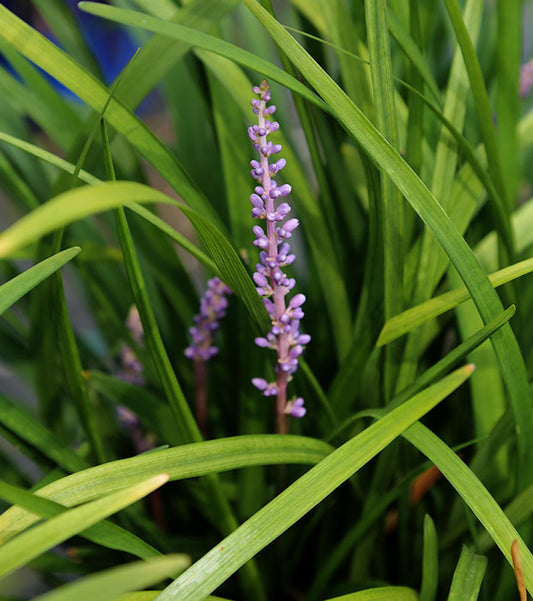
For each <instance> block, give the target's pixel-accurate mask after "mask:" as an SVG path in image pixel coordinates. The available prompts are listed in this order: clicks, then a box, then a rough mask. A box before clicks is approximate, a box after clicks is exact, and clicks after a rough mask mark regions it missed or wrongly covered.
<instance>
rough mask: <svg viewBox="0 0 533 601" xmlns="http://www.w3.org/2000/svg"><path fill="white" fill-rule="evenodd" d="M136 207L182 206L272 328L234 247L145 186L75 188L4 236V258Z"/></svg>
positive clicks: (0, 241) (263, 324) (237, 288)
mask: <svg viewBox="0 0 533 601" xmlns="http://www.w3.org/2000/svg"><path fill="white" fill-rule="evenodd" d="M134 202H138V203H154V202H162V203H167V204H173V205H176V206H178V208H179V209H180V210H181V211H182V212H183V213H185V215H186V216H187V217H188V218H189V219H190V221H191V223H192V224H193V225H194V227H195V228H196V229H197V232H198V234H199V236H200V238H201V239H202V242H203V243H204V244H205V246H206V248H207V249H208V250H209V252H210V254H211V256H212V259H213V261H214V263H215V265H216V266H217V268H218V270H219V272H220V274H221V276H222V277H223V279H224V280H225V281H226V283H227V284H228V286H229V287H230V288H231V289H232V290H233V291H234V292H235V293H236V294H237V295H238V296H240V297H241V298H242V300H243V302H244V303H245V305H246V307H247V308H248V310H249V312H250V314H251V315H252V317H253V318H254V319H255V320H256V323H258V324H259V326H260V329H261V331H266V330H268V329H269V328H268V326H267V323H268V316H267V314H266V311H265V308H264V306H263V303H262V302H261V299H260V297H259V296H258V294H257V292H256V290H255V286H254V284H253V282H252V280H251V278H250V276H249V275H248V274H247V272H246V270H245V268H244V266H243V264H242V260H241V259H240V257H239V256H238V254H237V252H236V251H235V249H234V248H233V246H231V244H230V242H229V241H228V240H227V239H226V238H225V237H224V236H223V235H222V234H221V233H220V232H219V231H218V230H217V229H216V228H215V227H214V226H213V225H212V224H211V223H210V222H209V221H208V220H207V219H206V218H205V217H204V216H203V215H200V214H198V213H196V212H195V211H193V210H191V209H190V208H189V207H186V206H184V205H183V204H181V203H178V202H177V201H176V200H174V199H172V198H170V197H169V196H166V195H165V194H163V193H161V192H158V191H157V190H154V189H153V188H149V187H148V186H145V185H143V184H137V183H134V182H110V183H104V184H99V185H96V186H85V187H82V188H76V189H74V190H70V191H68V192H64V193H63V194H60V195H59V196H56V197H55V198H53V199H52V200H50V201H48V202H47V203H45V204H44V205H41V206H40V207H38V208H37V209H35V210H34V211H32V212H31V213H29V214H27V215H25V216H24V217H22V218H21V219H20V220H19V221H17V222H16V223H15V224H14V225H13V226H11V227H10V228H8V229H7V230H5V231H4V232H2V233H1V234H0V257H2V256H9V255H10V254H11V253H13V252H14V251H16V250H17V249H19V248H22V247H24V246H26V245H27V244H29V243H31V242H34V241H35V240H37V239H39V238H41V237H42V236H44V235H45V234H47V233H50V232H52V231H54V230H56V229H57V228H59V227H62V226H64V225H66V224H68V223H72V222H73V221H76V220H78V219H82V218H84V217H88V216H89V215H94V214H96V213H99V212H101V211H105V210H108V209H114V208H116V207H120V206H127V205H128V204H129V203H134Z"/></svg>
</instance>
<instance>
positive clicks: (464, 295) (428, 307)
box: [376, 259, 533, 346]
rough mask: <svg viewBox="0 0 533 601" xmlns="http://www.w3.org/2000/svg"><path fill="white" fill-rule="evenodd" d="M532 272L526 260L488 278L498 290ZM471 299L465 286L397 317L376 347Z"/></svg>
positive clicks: (387, 325)
mask: <svg viewBox="0 0 533 601" xmlns="http://www.w3.org/2000/svg"><path fill="white" fill-rule="evenodd" d="M532 271H533V259H526V260H525V261H521V262H520V263H515V264H514V265H510V266H509V267H505V269H500V270H499V271H496V272H495V273H491V274H490V275H489V276H488V278H489V281H490V283H491V284H492V285H493V286H494V287H495V288H498V286H503V284H506V283H507V282H511V281H512V280H515V279H517V278H519V277H522V276H524V275H527V274H528V273H531V272H532ZM469 298H470V294H469V292H468V290H467V289H466V287H465V286H461V287H460V288H455V289H454V290H450V291H449V292H445V293H444V294H441V295H440V296H436V297H434V298H432V299H430V300H428V301H426V302H425V303H421V304H420V305H417V306H416V307H412V308H411V309H407V310H406V311H403V312H402V313H399V314H398V315H395V316H394V317H392V318H391V319H389V320H388V321H387V323H386V324H385V325H384V326H383V329H382V330H381V333H380V335H379V338H378V341H377V343H376V346H383V345H385V344H388V343H389V342H391V341H392V340H396V338H399V337H400V336H403V335H404V334H406V333H407V332H409V331H410V330H414V329H415V328H416V327H418V326H419V325H421V324H423V323H424V322H425V321H427V320H428V319H433V318H434V317H438V316H439V315H442V314H443V313H445V312H446V311H450V310H451V309H453V308H454V307H457V305H459V304H461V303H463V302H464V301H466V300H468V299H469Z"/></svg>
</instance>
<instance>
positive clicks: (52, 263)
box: [0, 246, 81, 315]
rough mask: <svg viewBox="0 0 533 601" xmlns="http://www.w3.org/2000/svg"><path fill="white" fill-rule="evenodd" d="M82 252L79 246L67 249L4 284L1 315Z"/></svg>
mask: <svg viewBox="0 0 533 601" xmlns="http://www.w3.org/2000/svg"><path fill="white" fill-rule="evenodd" d="M80 250H81V249H80V248H79V247H78V246H73V247H72V248H67V249H66V250H63V251H61V252H59V253H57V254H55V255H53V256H51V257H48V259H44V261H41V262H39V263H38V264H37V265H34V266H33V267H30V268H29V269H27V270H26V271H24V272H23V273H21V274H20V275H18V276H16V277H14V278H13V279H12V280H9V282H6V283H5V284H2V285H1V286H0V315H1V314H2V313H3V312H4V311H6V310H7V309H8V308H9V307H10V306H11V305H12V304H13V303H16V302H17V301H18V300H19V299H20V298H22V297H23V296H24V295H25V294H26V293H28V292H29V291H30V290H33V288H35V286H38V285H39V284H40V283H41V282H42V281H43V280H45V279H46V278H47V277H48V276H49V275H51V274H52V273H54V272H56V271H57V270H58V269H61V267H63V265H65V264H66V263H68V262H69V261H71V260H72V259H73V258H74V257H76V256H77V255H78V254H79V252H80Z"/></svg>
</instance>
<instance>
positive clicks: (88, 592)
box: [35, 554, 190, 601]
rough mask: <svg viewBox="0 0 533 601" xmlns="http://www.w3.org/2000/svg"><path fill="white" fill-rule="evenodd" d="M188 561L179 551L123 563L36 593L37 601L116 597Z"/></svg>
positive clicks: (107, 600) (95, 600) (111, 600)
mask: <svg viewBox="0 0 533 601" xmlns="http://www.w3.org/2000/svg"><path fill="white" fill-rule="evenodd" d="M189 563H190V559H189V558H188V557H187V556H186V555H178V554H176V555H166V556H165V557H158V558H157V559H150V560H148V561H143V562H140V561H138V562H135V563H131V564H126V565H121V566H118V567H116V568H111V569H109V570H105V571H104V572H99V573H97V574H93V575H91V576H87V577H85V578H83V579H82V580H78V581H77V582H72V583H70V584H66V585H64V586H61V587H59V588H58V589H56V590H55V591H52V592H51V593H46V594H45V595H41V596H39V597H36V599H35V601H72V599H78V600H80V601H81V600H83V599H87V600H88V599H90V600H91V601H117V597H118V596H119V595H122V594H124V593H127V592H129V591H134V590H136V589H139V588H144V587H145V586H150V585H152V584H157V583H158V582H159V581H160V580H163V579H164V578H167V577H168V575H169V574H172V573H174V574H177V573H180V572H183V571H184V570H185V569H187V567H188V565H189Z"/></svg>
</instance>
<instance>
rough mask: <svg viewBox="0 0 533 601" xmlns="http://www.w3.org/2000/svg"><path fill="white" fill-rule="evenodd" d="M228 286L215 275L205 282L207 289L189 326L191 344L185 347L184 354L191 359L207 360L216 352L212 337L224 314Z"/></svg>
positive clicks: (229, 292)
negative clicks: (192, 324)
mask: <svg viewBox="0 0 533 601" xmlns="http://www.w3.org/2000/svg"><path fill="white" fill-rule="evenodd" d="M229 294H231V290H230V288H228V286H226V284H224V282H222V280H220V279H219V278H217V277H214V278H212V279H210V280H209V281H208V282H207V290H206V292H205V294H204V296H203V297H202V299H201V300H200V313H199V314H198V315H196V316H195V318H194V324H195V325H194V326H193V327H192V328H189V334H190V335H191V337H192V344H191V345H190V346H189V347H187V348H186V349H185V356H186V357H187V358H188V359H192V360H193V361H209V359H211V358H212V357H214V356H215V355H216V354H217V353H218V348H217V347H216V346H214V345H213V339H214V337H215V334H216V331H217V330H218V327H219V320H220V319H222V318H223V317H224V315H225V314H226V308H227V306H228V299H227V298H226V296H228V295H229Z"/></svg>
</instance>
